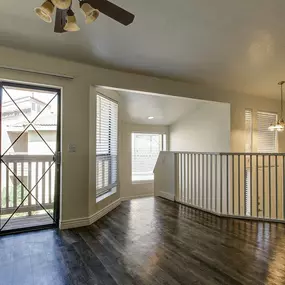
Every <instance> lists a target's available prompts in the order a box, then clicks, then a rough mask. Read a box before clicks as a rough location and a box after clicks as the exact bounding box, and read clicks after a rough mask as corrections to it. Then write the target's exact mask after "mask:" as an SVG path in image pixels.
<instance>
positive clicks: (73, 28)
mask: <svg viewBox="0 0 285 285" xmlns="http://www.w3.org/2000/svg"><path fill="white" fill-rule="evenodd" d="M63 29H64V30H65V31H67V32H77V31H79V30H80V28H79V26H78V25H77V22H76V17H75V16H74V13H73V11H72V10H69V11H68V12H67V17H66V24H65V26H64V27H63Z"/></svg>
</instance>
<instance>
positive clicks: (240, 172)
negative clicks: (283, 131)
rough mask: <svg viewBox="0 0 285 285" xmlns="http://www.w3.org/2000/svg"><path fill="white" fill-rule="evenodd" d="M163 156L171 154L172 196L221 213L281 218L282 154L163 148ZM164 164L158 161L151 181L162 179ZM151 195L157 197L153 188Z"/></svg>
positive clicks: (284, 210)
mask: <svg viewBox="0 0 285 285" xmlns="http://www.w3.org/2000/svg"><path fill="white" fill-rule="evenodd" d="M163 155H164V156H169V157H170V156H174V167H173V175H174V180H175V186H174V188H175V201H177V202H179V203H182V204H185V205H188V206H191V207H194V208H198V209H201V210H203V211H207V212H210V213H214V214H217V215H220V216H229V217H236V218H251V219H262V220H269V221H284V220H285V184H284V177H285V154H281V153H197V152H168V153H167V152H164V154H163ZM159 159H160V158H159ZM163 167H165V165H162V164H161V163H158V164H157V166H156V169H155V173H160V175H155V180H156V179H160V181H161V180H163V179H162V177H161V174H162V173H163ZM167 167H168V168H169V167H170V166H167ZM168 176H171V175H170V173H168ZM166 179H169V178H166ZM156 184H158V182H156V181H155V185H156ZM159 187H160V186H159V185H157V187H156V188H159ZM156 195H157V196H161V195H159V193H157V192H156Z"/></svg>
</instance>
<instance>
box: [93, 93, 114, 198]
mask: <svg viewBox="0 0 285 285" xmlns="http://www.w3.org/2000/svg"><path fill="white" fill-rule="evenodd" d="M117 167H118V104H117V103H116V102H115V101H113V100H111V99H109V98H107V97H104V96H102V95H100V94H97V98H96V195H97V197H98V196H100V195H102V194H104V193H106V192H108V191H110V190H111V189H113V188H114V187H116V186H117Z"/></svg>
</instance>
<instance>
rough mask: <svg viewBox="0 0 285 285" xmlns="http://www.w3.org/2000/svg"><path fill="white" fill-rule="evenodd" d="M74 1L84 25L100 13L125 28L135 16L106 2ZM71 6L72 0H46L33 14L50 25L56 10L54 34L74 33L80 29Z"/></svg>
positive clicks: (104, 0)
mask: <svg viewBox="0 0 285 285" xmlns="http://www.w3.org/2000/svg"><path fill="white" fill-rule="evenodd" d="M76 1H77V2H78V4H79V7H80V10H81V12H82V13H83V14H84V16H85V23H86V24H90V23H93V22H94V21H95V20H96V19H97V18H98V17H99V14H100V12H101V13H103V14H105V15H106V16H108V17H110V18H112V19H114V20H115V21H117V22H119V23H121V24H123V25H125V26H128V25H130V24H131V23H132V22H133V21H134V18H135V15H133V14H132V13H130V12H128V11H126V10H124V9H123V8H121V7H119V6H117V5H115V4H113V3H111V2H109V1H108V0H76ZM72 4H73V3H72V0H46V1H45V2H44V3H43V4H42V5H41V6H40V7H37V8H35V12H36V14H37V15H38V16H39V17H40V18H41V19H42V20H43V21H45V22H47V23H51V22H52V14H53V12H54V10H56V13H55V14H56V15H55V26H54V32H55V33H64V32H76V31H79V30H80V28H79V26H78V25H77V22H76V17H75V14H74V12H73V10H72Z"/></svg>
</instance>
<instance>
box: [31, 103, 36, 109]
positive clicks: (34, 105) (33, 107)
mask: <svg viewBox="0 0 285 285" xmlns="http://www.w3.org/2000/svg"><path fill="white" fill-rule="evenodd" d="M32 110H33V111H36V104H35V103H34V102H33V103H32Z"/></svg>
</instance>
